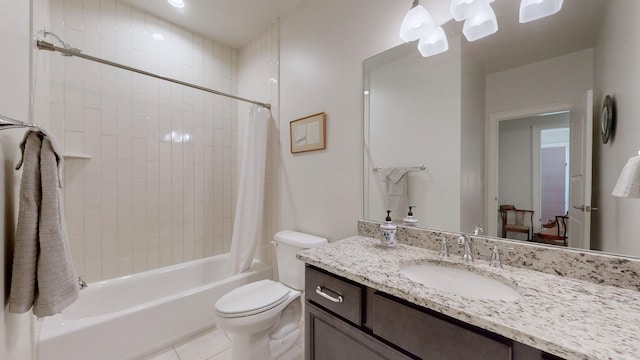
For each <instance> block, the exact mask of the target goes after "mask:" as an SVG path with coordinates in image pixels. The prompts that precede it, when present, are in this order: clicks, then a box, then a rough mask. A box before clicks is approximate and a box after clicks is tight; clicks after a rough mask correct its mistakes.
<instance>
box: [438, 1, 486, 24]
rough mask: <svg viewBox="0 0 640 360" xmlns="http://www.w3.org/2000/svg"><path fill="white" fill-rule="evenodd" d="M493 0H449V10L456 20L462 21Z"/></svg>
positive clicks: (482, 9) (480, 10)
mask: <svg viewBox="0 0 640 360" xmlns="http://www.w3.org/2000/svg"><path fill="white" fill-rule="evenodd" d="M494 1H495V0H451V6H450V7H449V11H450V12H451V15H452V16H453V18H454V19H456V21H463V20H465V19H468V18H470V17H472V16H474V15H478V14H479V13H481V12H483V11H484V8H485V6H487V5H489V3H492V2H494Z"/></svg>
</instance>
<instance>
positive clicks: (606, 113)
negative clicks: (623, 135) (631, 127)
mask: <svg viewBox="0 0 640 360" xmlns="http://www.w3.org/2000/svg"><path fill="white" fill-rule="evenodd" d="M600 126H601V131H602V143H603V144H606V143H607V142H609V137H611V130H612V129H613V100H612V99H611V96H610V95H607V96H606V97H605V98H604V103H603V104H602V116H601V117H600Z"/></svg>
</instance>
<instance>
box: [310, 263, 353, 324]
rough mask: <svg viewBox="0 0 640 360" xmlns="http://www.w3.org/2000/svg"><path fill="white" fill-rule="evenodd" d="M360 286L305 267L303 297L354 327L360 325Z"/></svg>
mask: <svg viewBox="0 0 640 360" xmlns="http://www.w3.org/2000/svg"><path fill="white" fill-rule="evenodd" d="M363 292H364V289H363V287H362V286H359V285H356V284H354V283H352V282H350V281H349V280H347V279H343V278H339V277H337V276H335V275H332V274H329V273H326V272H323V271H322V270H319V269H315V268H313V267H310V266H307V267H306V270H305V297H306V299H307V300H308V301H312V302H313V303H315V304H317V305H320V306H322V307H323V308H325V309H327V310H329V311H331V312H333V313H335V314H336V315H338V316H340V317H342V318H344V319H345V320H347V321H350V322H352V323H354V324H356V325H361V324H362V294H363Z"/></svg>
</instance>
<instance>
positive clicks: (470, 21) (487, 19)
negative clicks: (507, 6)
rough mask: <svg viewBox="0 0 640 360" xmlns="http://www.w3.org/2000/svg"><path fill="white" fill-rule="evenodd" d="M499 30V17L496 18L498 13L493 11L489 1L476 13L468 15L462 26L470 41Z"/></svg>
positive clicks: (465, 35)
mask: <svg viewBox="0 0 640 360" xmlns="http://www.w3.org/2000/svg"><path fill="white" fill-rule="evenodd" d="M497 31H498V19H496V13H495V12H493V9H492V8H491V5H489V3H488V2H487V3H486V4H484V6H483V7H482V8H479V10H478V12H477V13H476V14H475V15H472V16H470V17H468V18H467V19H466V20H465V21H464V25H463V27H462V33H463V34H464V37H466V38H467V40H469V41H476V40H478V39H482V38H483V37H486V36H489V35H491V34H494V33H496V32H497Z"/></svg>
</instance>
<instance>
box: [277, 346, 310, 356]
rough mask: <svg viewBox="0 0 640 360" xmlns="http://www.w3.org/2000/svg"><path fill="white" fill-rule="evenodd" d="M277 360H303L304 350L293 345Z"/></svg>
mask: <svg viewBox="0 0 640 360" xmlns="http://www.w3.org/2000/svg"><path fill="white" fill-rule="evenodd" d="M278 360H304V349H303V348H302V347H300V346H298V345H294V346H293V347H292V348H291V349H289V351H287V352H286V353H284V354H282V356H280V357H279V358H278Z"/></svg>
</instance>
